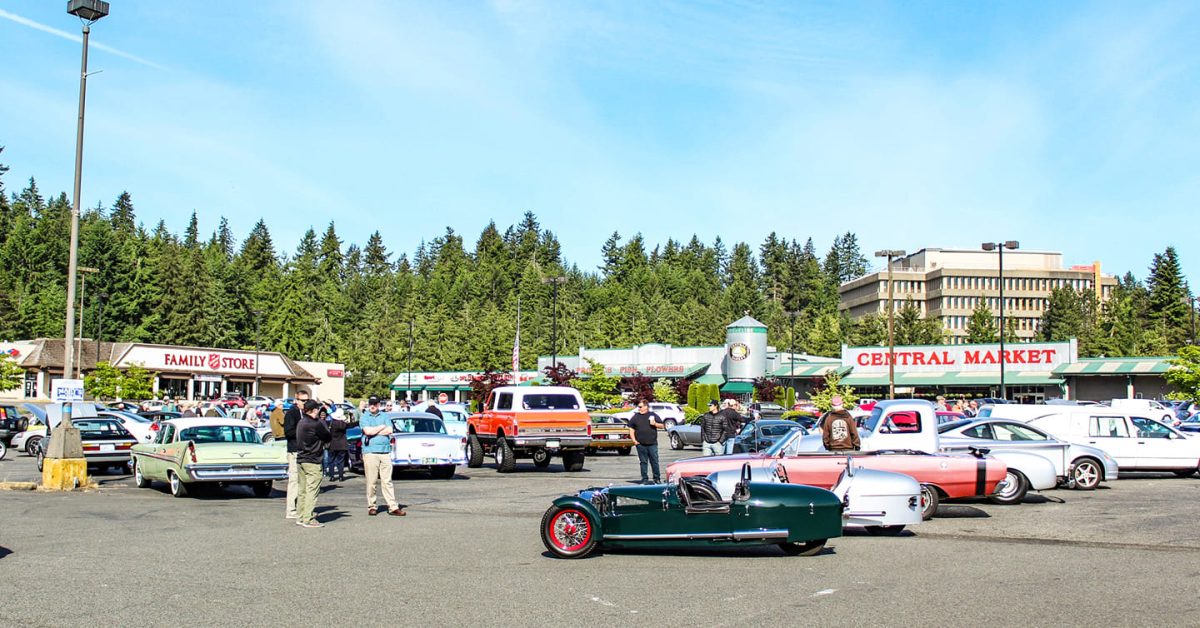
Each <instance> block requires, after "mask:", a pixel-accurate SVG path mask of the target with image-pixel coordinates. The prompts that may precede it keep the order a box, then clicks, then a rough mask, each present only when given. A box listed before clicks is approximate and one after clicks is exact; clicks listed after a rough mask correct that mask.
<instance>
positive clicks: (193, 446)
mask: <svg viewBox="0 0 1200 628" xmlns="http://www.w3.org/2000/svg"><path fill="white" fill-rule="evenodd" d="M188 453H189V454H191V456H192V462H198V461H197V460H196V444H195V443H188Z"/></svg>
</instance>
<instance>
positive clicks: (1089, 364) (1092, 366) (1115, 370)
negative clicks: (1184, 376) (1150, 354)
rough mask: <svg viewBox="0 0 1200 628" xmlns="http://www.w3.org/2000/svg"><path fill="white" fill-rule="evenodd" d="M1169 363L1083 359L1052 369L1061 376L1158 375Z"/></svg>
mask: <svg viewBox="0 0 1200 628" xmlns="http://www.w3.org/2000/svg"><path fill="white" fill-rule="evenodd" d="M1170 368H1171V363H1170V362H1168V361H1167V359H1165V358H1083V359H1080V360H1079V361H1078V362H1073V363H1071V364H1064V365H1062V366H1060V367H1058V368H1057V369H1054V374H1055V375H1057V376H1060V377H1061V376H1063V375H1158V374H1162V373H1166V372H1167V371H1168V370H1170Z"/></svg>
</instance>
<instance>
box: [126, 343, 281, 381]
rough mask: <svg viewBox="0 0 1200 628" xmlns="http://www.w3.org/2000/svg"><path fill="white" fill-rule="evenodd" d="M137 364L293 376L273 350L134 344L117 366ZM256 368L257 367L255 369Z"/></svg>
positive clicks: (166, 367)
mask: <svg viewBox="0 0 1200 628" xmlns="http://www.w3.org/2000/svg"><path fill="white" fill-rule="evenodd" d="M130 364H139V365H141V366H143V367H145V368H147V369H150V370H152V371H153V370H158V369H162V370H166V371H192V372H197V371H198V372H210V373H226V374H246V375H253V374H254V373H255V372H256V371H257V372H258V374H259V375H268V376H269V375H281V376H290V375H292V372H291V369H289V368H288V367H287V365H286V364H285V363H284V362H283V359H282V358H280V357H279V355H278V354H276V353H259V354H257V355H255V354H254V353H253V352H240V351H220V350H213V349H209V350H205V349H180V348H178V347H153V346H134V347H132V348H130V350H129V352H128V353H126V354H125V355H124V356H122V357H121V359H120V360H119V362H118V366H128V365H130ZM256 367H257V368H256Z"/></svg>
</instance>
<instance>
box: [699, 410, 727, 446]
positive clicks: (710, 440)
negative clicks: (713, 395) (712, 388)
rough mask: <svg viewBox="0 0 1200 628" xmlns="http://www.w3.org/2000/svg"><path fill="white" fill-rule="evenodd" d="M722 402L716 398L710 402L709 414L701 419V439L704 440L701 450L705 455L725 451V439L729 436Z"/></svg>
mask: <svg viewBox="0 0 1200 628" xmlns="http://www.w3.org/2000/svg"><path fill="white" fill-rule="evenodd" d="M720 408H721V406H720V404H718V403H717V401H716V400H715V399H714V400H712V401H709V402H708V414H705V415H704V418H702V419H700V439H701V440H702V441H704V443H703V444H702V445H700V450H701V451H702V452H703V455H705V456H719V455H721V454H723V453H725V440H726V439H727V438H728V437H729V436H728V432H727V429H728V428H727V426H726V423H725V416H724V415H722V414H721V413H720Z"/></svg>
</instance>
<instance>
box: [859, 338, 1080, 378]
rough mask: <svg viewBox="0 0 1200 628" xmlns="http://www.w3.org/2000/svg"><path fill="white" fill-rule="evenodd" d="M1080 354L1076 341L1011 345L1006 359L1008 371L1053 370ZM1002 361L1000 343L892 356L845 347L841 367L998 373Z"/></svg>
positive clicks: (924, 348)
mask: <svg viewBox="0 0 1200 628" xmlns="http://www.w3.org/2000/svg"><path fill="white" fill-rule="evenodd" d="M1077 353H1078V350H1077V346H1076V344H1075V342H1074V341H1072V342H1043V343H1029V344H1024V343H1011V344H1005V346H1004V356H1003V357H1004V363H1005V366H1006V367H1007V369H1006V370H1019V371H1052V370H1054V369H1055V368H1056V367H1058V366H1060V365H1062V364H1069V363H1071V362H1074V361H1075V360H1076V359H1077V357H1078V355H1077ZM1000 358H1001V355H1000V345H999V344H987V345H927V346H918V347H896V350H895V352H894V353H891V354H890V355H889V353H888V349H887V347H846V346H843V347H842V366H850V367H853V368H854V372H855V373H886V372H887V371H888V365H889V364H892V363H894V364H895V365H896V372H898V373H929V372H939V373H940V372H979V371H999V370H1000Z"/></svg>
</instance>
